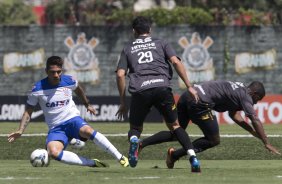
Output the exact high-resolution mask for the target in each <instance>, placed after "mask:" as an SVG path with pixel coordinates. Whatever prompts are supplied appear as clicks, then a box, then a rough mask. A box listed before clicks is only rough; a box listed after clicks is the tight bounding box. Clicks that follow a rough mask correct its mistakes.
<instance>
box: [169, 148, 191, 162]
mask: <svg viewBox="0 0 282 184" xmlns="http://www.w3.org/2000/svg"><path fill="white" fill-rule="evenodd" d="M185 155H187V151H185V150H184V149H183V148H180V149H178V150H175V151H174V152H172V154H171V156H172V158H173V159H175V160H178V159H179V158H180V157H183V156H185Z"/></svg>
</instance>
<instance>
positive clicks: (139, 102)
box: [129, 87, 177, 127]
mask: <svg viewBox="0 0 282 184" xmlns="http://www.w3.org/2000/svg"><path fill="white" fill-rule="evenodd" d="M153 106H154V107H156V109H157V110H158V111H159V112H160V113H161V114H162V116H163V117H164V119H165V121H166V123H173V122H175V121H176V119H177V110H176V105H175V101H174V97H173V94H172V92H171V89H170V88H168V87H157V88H151V89H147V90H144V91H142V92H139V93H134V94H132V97H131V105H130V112H129V122H130V124H131V125H134V126H139V127H140V126H142V125H143V122H144V120H145V118H146V116H147V114H148V113H149V112H150V110H151V108H152V107H153Z"/></svg>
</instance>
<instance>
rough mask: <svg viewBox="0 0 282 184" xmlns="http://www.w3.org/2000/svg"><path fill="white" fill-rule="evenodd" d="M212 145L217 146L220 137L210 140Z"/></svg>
mask: <svg viewBox="0 0 282 184" xmlns="http://www.w3.org/2000/svg"><path fill="white" fill-rule="evenodd" d="M210 143H211V145H212V147H214V146H217V145H219V144H220V139H218V138H216V139H213V140H211V141H210Z"/></svg>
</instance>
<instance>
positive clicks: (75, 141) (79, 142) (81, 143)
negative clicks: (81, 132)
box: [70, 138, 85, 150]
mask: <svg viewBox="0 0 282 184" xmlns="http://www.w3.org/2000/svg"><path fill="white" fill-rule="evenodd" d="M70 145H71V146H72V148H74V149H78V150H81V149H82V148H83V147H84V146H85V142H84V141H82V140H79V139H75V138H73V139H72V140H71V141H70Z"/></svg>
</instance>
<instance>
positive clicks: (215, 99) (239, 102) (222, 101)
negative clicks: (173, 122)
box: [140, 81, 280, 168]
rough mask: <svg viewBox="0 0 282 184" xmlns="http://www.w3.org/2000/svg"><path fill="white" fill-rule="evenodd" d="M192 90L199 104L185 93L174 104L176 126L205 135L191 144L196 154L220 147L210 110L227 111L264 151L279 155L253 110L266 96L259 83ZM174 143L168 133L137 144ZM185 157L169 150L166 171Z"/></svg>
mask: <svg viewBox="0 0 282 184" xmlns="http://www.w3.org/2000/svg"><path fill="white" fill-rule="evenodd" d="M195 89H196V90H197V91H198V95H199V97H200V100H199V101H198V102H197V103H196V102H195V100H194V99H193V97H192V96H191V95H190V94H189V93H187V92H184V93H183V94H182V95H181V97H180V99H179V101H178V103H177V111H178V119H179V123H180V126H181V127H182V128H183V129H186V127H187V126H188V123H189V121H190V120H191V121H192V122H193V123H195V124H196V125H198V126H199V128H200V129H201V130H202V132H203V134H204V137H201V138H199V139H196V140H195V141H193V146H194V150H195V152H196V153H198V152H201V151H204V150H206V149H208V148H211V147H214V146H216V145H218V144H219V143H220V136H219V128H218V122H217V119H216V116H215V115H213V113H212V110H215V111H217V112H225V111H228V113H229V116H230V118H231V119H232V120H233V121H234V122H235V123H236V124H238V125H239V126H241V127H242V128H243V129H245V130H246V131H248V132H250V133H251V134H252V135H253V136H255V137H257V138H259V139H261V141H262V142H263V144H264V146H265V148H266V149H268V150H269V151H270V152H273V153H275V154H280V153H279V151H278V150H277V149H276V148H275V147H273V146H272V145H271V144H270V143H269V141H268V139H267V136H266V134H265V132H264V129H263V126H262V124H261V122H260V120H259V118H258V117H257V115H256V112H255V110H254V108H253V105H254V104H256V103H257V102H258V101H259V100H261V99H262V98H263V97H264V96H265V89H264V86H263V84H262V83H261V82H258V81H254V82H252V83H251V84H250V85H249V86H247V87H245V86H244V85H243V83H241V82H231V81H208V82H204V83H202V84H201V85H195ZM240 111H244V112H245V114H246V116H247V117H248V118H249V119H250V120H251V122H252V126H251V125H249V124H248V123H247V122H245V120H244V119H243V117H242V116H241V114H240ZM174 139H175V138H174V134H172V133H171V132H169V131H162V132H159V133H157V134H155V135H153V136H151V137H148V138H146V139H144V140H143V141H142V142H141V143H140V144H141V147H142V148H144V147H146V146H149V145H153V144H159V143H162V142H168V141H173V140H174ZM184 155H186V153H185V151H184V150H182V149H179V150H174V148H169V149H168V155H167V160H166V163H167V167H168V168H173V167H174V162H175V161H176V160H178V159H179V158H180V157H182V156H184Z"/></svg>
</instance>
